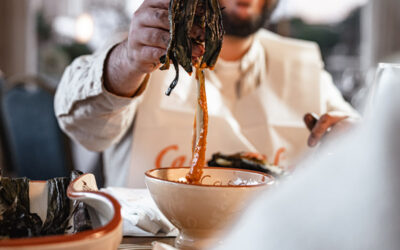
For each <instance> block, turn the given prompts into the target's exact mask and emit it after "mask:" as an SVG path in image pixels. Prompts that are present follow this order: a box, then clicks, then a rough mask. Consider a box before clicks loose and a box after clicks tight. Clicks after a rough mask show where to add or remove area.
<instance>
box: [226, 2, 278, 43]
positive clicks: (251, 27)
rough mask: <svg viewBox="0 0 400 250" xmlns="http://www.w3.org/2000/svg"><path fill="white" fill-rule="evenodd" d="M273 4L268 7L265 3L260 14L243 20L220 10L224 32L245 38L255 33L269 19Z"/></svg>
mask: <svg viewBox="0 0 400 250" xmlns="http://www.w3.org/2000/svg"><path fill="white" fill-rule="evenodd" d="M275 6H276V5H275ZM275 6H273V7H272V8H269V7H268V4H267V3H265V5H264V7H263V8H262V11H261V13H260V14H258V15H257V16H253V17H250V18H248V19H245V20H243V19H241V18H240V17H238V16H237V15H235V14H232V13H226V12H225V11H223V10H222V21H223V25H224V29H225V34H226V35H229V36H235V37H241V38H245V37H248V36H250V35H252V34H254V33H256V32H257V31H258V30H259V29H261V28H262V27H264V25H266V24H267V21H269V19H270V17H271V14H272V12H273V11H274V9H275Z"/></svg>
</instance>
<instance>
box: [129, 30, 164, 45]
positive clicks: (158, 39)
mask: <svg viewBox="0 0 400 250" xmlns="http://www.w3.org/2000/svg"><path fill="white" fill-rule="evenodd" d="M169 39H170V36H169V32H167V31H164V30H160V29H156V28H142V29H141V30H140V32H137V33H136V34H135V39H134V42H135V43H138V44H139V45H143V46H150V47H157V48H161V49H166V48H167V47H168V42H169Z"/></svg>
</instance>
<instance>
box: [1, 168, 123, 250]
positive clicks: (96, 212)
mask: <svg viewBox="0 0 400 250" xmlns="http://www.w3.org/2000/svg"><path fill="white" fill-rule="evenodd" d="M67 195H68V197H69V198H70V199H75V200H81V201H83V202H84V203H86V204H87V205H88V206H89V214H90V217H91V219H92V222H93V225H94V229H93V230H87V231H83V232H80V233H76V234H65V235H57V236H43V237H34V238H18V239H9V240H1V241H0V249H13V250H14V249H24V250H33V249H34V250H39V249H40V250H49V249H53V250H60V249H74V250H92V249H93V250H98V249H107V250H109V249H117V248H118V246H119V244H120V242H121V240H122V218H121V212H120V210H121V207H120V205H119V203H118V202H117V201H116V200H115V199H114V198H113V197H111V196H110V195H108V194H106V193H103V192H99V191H98V190H97V186H96V181H95V178H94V176H93V175H92V174H84V175H82V176H80V177H78V178H77V179H75V180H74V181H73V182H71V183H70V184H69V186H68V189H67ZM29 198H30V208H31V212H34V213H37V214H38V215H39V216H40V217H41V218H42V219H43V218H44V217H45V216H46V211H47V188H46V182H45V181H31V182H30V183H29Z"/></svg>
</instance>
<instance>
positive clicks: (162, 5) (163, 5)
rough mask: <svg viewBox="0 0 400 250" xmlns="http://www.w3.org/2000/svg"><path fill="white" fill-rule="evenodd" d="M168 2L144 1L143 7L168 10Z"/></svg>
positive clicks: (167, 0)
mask: <svg viewBox="0 0 400 250" xmlns="http://www.w3.org/2000/svg"><path fill="white" fill-rule="evenodd" d="M169 2H170V0H145V1H144V2H143V5H144V6H148V7H153V8H161V9H166V10H168V8H169Z"/></svg>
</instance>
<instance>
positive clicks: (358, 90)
mask: <svg viewBox="0 0 400 250" xmlns="http://www.w3.org/2000/svg"><path fill="white" fill-rule="evenodd" d="M142 3H143V0H58V1H53V0H2V1H0V142H1V143H0V168H1V176H3V177H13V178H19V177H27V178H29V179H30V180H48V179H51V178H55V177H66V176H69V174H70V172H71V171H72V170H79V171H82V172H83V173H92V174H93V175H94V178H95V180H96V183H97V187H98V188H99V189H100V188H105V187H106V184H105V183H106V179H107V176H106V174H105V172H104V166H103V164H104V161H105V159H104V154H103V152H95V151H90V150H88V149H86V148H85V147H83V146H82V145H80V144H79V143H78V142H76V141H74V140H72V139H70V137H68V136H67V135H66V134H65V133H64V132H63V131H62V130H61V128H60V126H59V124H58V121H57V118H56V115H55V113H54V96H55V93H56V89H57V86H58V85H59V83H60V80H61V78H62V76H63V73H64V71H65V70H66V68H67V67H68V66H69V65H70V64H71V63H72V62H73V61H74V60H75V59H76V58H79V57H80V56H83V55H88V54H92V53H94V52H96V51H98V50H100V49H101V48H103V46H104V45H105V43H106V42H107V40H109V39H110V38H112V36H117V35H118V34H123V33H125V32H126V31H127V30H128V29H129V26H130V22H131V17H132V16H133V13H134V12H135V11H136V10H137V9H138V8H139V7H140V6H141V4H142ZM264 27H265V28H266V29H268V30H270V31H272V32H275V33H277V34H279V35H281V36H283V37H290V38H296V39H303V40H308V41H313V42H316V43H317V44H318V45H319V47H320V49H321V53H322V59H323V61H324V63H325V64H324V68H325V70H326V71H328V72H329V73H330V74H331V75H332V78H333V82H334V84H335V85H336V87H337V88H338V89H339V90H340V92H341V94H342V95H343V97H344V99H345V100H346V101H347V102H349V103H350V104H351V105H352V106H353V107H354V108H355V109H356V110H357V111H358V112H359V113H360V114H361V116H363V115H364V114H365V112H366V110H368V111H369V109H370V107H369V106H368V104H366V103H367V98H368V97H369V96H370V94H371V91H372V90H373V89H374V88H377V85H378V80H379V79H378V78H379V74H378V73H377V70H378V72H379V65H380V67H384V66H382V65H396V64H400V32H399V30H400V1H398V0H339V1H338V0H324V1H319V0H281V1H280V3H279V5H278V7H277V9H276V11H275V12H274V14H273V16H272V18H271V21H270V22H268V23H267V24H265V26H264ZM383 63H386V64H383ZM398 76H399V77H400V75H398ZM388 98H389V97H388ZM394 98H395V99H396V97H394ZM362 119H364V118H362ZM382 119H388V118H387V117H386V118H385V117H382ZM377 136H379V135H377ZM361 137H362V136H361ZM361 137H360V138H361ZM376 145H378V143H377V144H376ZM374 150H375V149H371V151H374ZM340 155H341V154H337V157H340ZM354 155H356V154H354ZM342 157H343V158H340V159H335V160H333V161H335V162H351V159H349V158H346V157H347V156H346V155H344V154H343V155H342ZM328 158H329V156H328ZM329 159H330V158H329ZM310 175H311V176H312V174H310ZM303 177H304V176H303ZM290 178H293V179H295V177H294V176H293V177H290ZM310 178H311V179H313V177H310ZM0 179H1V178H0ZM300 179H301V178H300ZM289 181H292V180H289ZM294 182H296V180H294ZM399 183H400V182H399ZM281 184H282V183H280V184H279V185H281ZM345 184H346V183H344V184H343V185H344V186H345ZM149 185H151V184H148V186H149ZM282 185H283V184H282ZM0 188H1V187H0ZM278 188H279V186H278ZM287 190H288V188H286V191H287ZM287 192H289V191H287ZM119 194H121V193H119ZM166 195H167V194H166ZM265 198H266V199H268V198H267V197H265ZM173 199H174V198H173ZM306 200H307V199H306ZM156 203H157V202H156ZM328 203H329V202H328ZM350 203H351V202H350ZM288 205H290V204H288ZM122 207H124V205H123V204H122ZM339 207H340V208H343V209H346V208H345V207H341V206H339ZM256 210H257V209H254V211H256ZM270 210H271V209H270ZM285 211H286V210H285ZM324 211H325V210H324ZM286 212H288V211H286ZM125 213H126V210H125ZM122 217H124V213H122ZM167 217H168V216H167ZM316 217H318V216H316ZM397 217H399V216H398V214H397ZM288 218H292V217H290V216H289V217H288ZM124 219H125V218H124ZM250 220H251V218H250V217H249V221H250ZM254 220H255V219H254ZM254 220H253V221H254ZM300 221H301V222H302V223H307V222H306V221H304V220H300ZM324 222H325V221H324V220H322V221H320V224H323V223H324ZM386 222H387V221H386ZM284 223H289V222H288V219H287V220H284ZM299 223H300V222H299ZM311 223H313V222H311ZM173 224H174V223H173ZM276 224H278V222H276ZM243 225H247V224H246V223H243ZM285 225H287V226H288V227H290V226H289V224H285ZM0 227H1V226H0ZM124 227H125V225H124ZM243 227H244V226H243ZM282 227H283V226H282ZM397 229H398V226H397V227H395V226H393V231H391V232H399V231H395V230H397ZM124 230H125V228H124ZM241 230H242V231H241ZM243 230H244V229H243V228H240V230H238V231H237V232H236V233H237V234H238V233H243V234H241V235H244V236H243V238H246V237H247V236H246V233H248V231H243ZM252 230H255V229H252ZM260 230H262V228H261V227H260ZM298 230H300V229H298ZM388 230H389V229H388ZM0 231H1V230H0ZM267 231H268V230H267ZM267 231H266V232H265V233H266V234H267ZM268 232H269V231H268ZM307 232H308V231H307ZM310 232H311V231H310ZM324 232H325V233H326V234H329V232H330V231H329V230H328V229H326V230H325V231H324ZM249 235H250V236H249V237H248V240H254V241H257V239H255V236H254V235H258V234H257V233H256V234H254V235H251V234H249ZM301 235H302V234H299V236H298V237H300V236H301ZM258 236H259V237H263V236H262V234H261V235H258ZM240 237H242V236H240ZM289 238H290V237H289ZM384 238H385V237H383V238H382V239H384ZM281 239H284V237H282V238H281ZM391 239H392V238H391ZM393 239H394V238H393ZM153 240H154V239H153ZM329 240H332V239H328V238H326V241H325V243H326V244H327V245H320V246H321V248H319V249H342V248H341V247H343V249H396V247H395V246H397V247H399V246H400V244H397V245H396V244H395V243H393V244H394V245H386V246H385V247H383V248H374V247H372V245H370V246H371V248H359V247H355V248H352V247H351V246H355V245H351V244H350V243H349V244H350V245H346V244H343V245H340V244H339V245H336V246H337V247H335V243H334V242H330V243H329V244H330V245H329V244H328V243H327V242H329ZM161 241H162V240H161ZM123 242H125V243H126V244H125V248H123V247H122V246H119V249H141V248H134V247H135V246H136V247H137V246H138V245H140V244H145V243H143V242H144V241H143V240H141V239H140V240H138V239H137V240H136V241H134V240H131V241H129V239H127V238H126V237H124V241H123ZM164 242H165V243H168V244H171V245H173V242H174V241H171V240H169V241H168V240H167V241H164ZM175 242H176V241H175ZM228 242H229V244H230V245H229V244H228V245H226V248H224V246H223V245H221V246H220V248H218V249H235V247H234V246H236V247H237V246H238V245H235V244H236V243H235V241H233V240H231V241H228ZM294 242H296V241H295V240H294ZM264 243H265V244H266V245H261V244H264ZM397 243H399V242H398V240H397ZM146 244H147V243H146ZM160 244H162V243H160ZM268 244H269V243H268V242H266V241H263V240H260V245H257V247H256V245H254V246H255V248H253V249H262V246H267V245H268ZM293 244H294V243H293ZM143 246H144V245H143ZM175 246H176V245H175ZM228 246H229V247H228ZM244 246H245V245H243V246H242V245H241V247H244ZM269 246H270V248H264V249H277V248H276V247H277V245H274V243H271V245H269ZM282 246H285V247H282V248H281V249H318V248H313V247H315V246H316V245H312V244H311V243H310V245H308V246H309V247H310V248H308V247H307V244H306V245H305V246H302V247H299V248H293V247H295V245H290V244H289V243H288V244H286V245H285V244H284V245H282ZM324 246H328V248H324ZM346 246H350V247H348V248H346ZM129 247H131V248H129ZM152 247H154V248H153V249H168V248H166V246H162V245H157V243H156V244H154V243H153V245H152ZM156 247H159V248H156ZM162 247H164V248H162ZM258 247H259V248H258ZM0 249H2V248H1V240H0ZM142 249H151V248H146V247H144V248H142ZM171 249H172V248H171ZM194 249H195V248H194ZM236 249H243V248H238V247H237V248H236ZM397 249H398V248H397Z"/></svg>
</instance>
